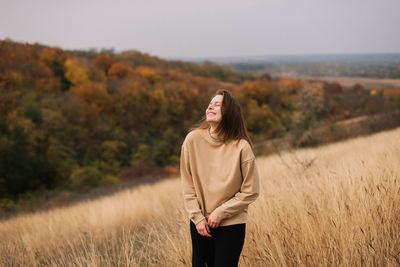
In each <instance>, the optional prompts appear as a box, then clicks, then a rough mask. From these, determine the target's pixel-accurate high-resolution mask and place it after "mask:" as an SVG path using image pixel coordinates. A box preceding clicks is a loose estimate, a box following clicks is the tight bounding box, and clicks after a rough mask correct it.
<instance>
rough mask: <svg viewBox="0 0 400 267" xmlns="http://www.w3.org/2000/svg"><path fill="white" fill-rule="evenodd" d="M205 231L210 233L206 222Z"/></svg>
mask: <svg viewBox="0 0 400 267" xmlns="http://www.w3.org/2000/svg"><path fill="white" fill-rule="evenodd" d="M206 231H207V233H210V228H209V227H208V225H207V224H206Z"/></svg>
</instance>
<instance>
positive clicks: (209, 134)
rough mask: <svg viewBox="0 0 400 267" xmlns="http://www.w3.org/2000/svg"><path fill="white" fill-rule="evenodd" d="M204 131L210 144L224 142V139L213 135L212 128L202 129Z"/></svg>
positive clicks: (204, 135)
mask: <svg viewBox="0 0 400 267" xmlns="http://www.w3.org/2000/svg"><path fill="white" fill-rule="evenodd" d="M202 133H203V137H204V138H205V139H206V140H207V141H208V142H209V143H210V144H213V145H222V144H224V141H223V140H222V139H217V138H215V137H212V136H211V133H210V128H207V129H202Z"/></svg>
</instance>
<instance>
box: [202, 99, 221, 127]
mask: <svg viewBox="0 0 400 267" xmlns="http://www.w3.org/2000/svg"><path fill="white" fill-rule="evenodd" d="M223 99H224V96H223V95H216V96H214V97H213V99H211V101H210V104H208V107H207V109H206V117H207V122H209V123H215V124H218V123H219V122H220V121H221V119H222V110H221V108H222V100H223Z"/></svg>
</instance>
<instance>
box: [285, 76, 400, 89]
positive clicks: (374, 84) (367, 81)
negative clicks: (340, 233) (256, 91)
mask: <svg viewBox="0 0 400 267" xmlns="http://www.w3.org/2000/svg"><path fill="white" fill-rule="evenodd" d="M277 76H279V77H292V78H296V79H299V80H321V81H326V82H338V83H340V84H341V85H342V86H353V85H355V84H356V83H359V84H361V85H362V86H364V87H365V88H366V89H383V88H387V87H392V88H393V87H395V88H400V79H374V78H363V77H310V76H290V75H277Z"/></svg>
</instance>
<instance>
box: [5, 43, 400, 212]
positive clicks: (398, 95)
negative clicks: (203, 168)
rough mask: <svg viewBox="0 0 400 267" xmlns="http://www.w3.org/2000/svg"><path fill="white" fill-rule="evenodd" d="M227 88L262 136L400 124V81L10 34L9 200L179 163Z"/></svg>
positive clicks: (255, 134)
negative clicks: (355, 124)
mask: <svg viewBox="0 0 400 267" xmlns="http://www.w3.org/2000/svg"><path fill="white" fill-rule="evenodd" d="M219 88H226V89H229V90H230V91H231V92H232V93H233V94H234V96H235V97H236V98H237V99H238V100H239V102H240V103H241V106H242V108H243V113H244V115H245V118H246V121H247V126H248V129H249V132H250V134H251V138H252V140H253V142H254V143H255V144H258V143H262V142H265V141H267V140H276V139H282V138H284V139H285V140H287V142H288V143H290V144H291V146H293V147H304V146H316V145H319V144H322V143H327V142H332V141H337V140H340V139H343V138H347V137H349V136H351V135H352V133H350V132H349V130H348V129H347V130H346V128H340V127H339V126H338V125H343V123H342V122H346V121H347V122H349V121H351V120H352V119H355V118H362V117H363V118H365V117H368V118H369V119H368V120H363V121H364V124H363V125H362V127H363V130H362V131H361V130H360V132H359V133H360V134H364V133H368V132H374V131H379V130H382V129H388V128H393V127H396V126H399V125H400V119H398V118H399V117H400V116H396V114H397V115H398V113H397V112H398V111H399V109H400V90H399V89H398V88H392V87H387V88H380V89H376V90H374V89H366V88H364V87H363V86H362V85H360V84H356V85H354V86H351V87H345V86H342V85H341V84H339V83H328V82H321V81H317V80H315V81H307V82H304V81H299V80H296V79H289V78H277V77H273V76H272V75H270V74H269V73H259V72H258V73H255V72H237V71H234V70H233V69H232V68H231V67H229V66H221V65H218V64H215V63H212V62H207V61H206V62H202V63H199V64H196V63H187V62H183V61H177V60H176V61H168V60H164V59H161V58H157V57H154V56H151V55H149V54H145V53H141V52H139V51H135V50H131V51H125V52H119V53H116V52H114V51H112V50H110V51H108V50H102V51H93V50H88V51H77V50H74V51H67V50H63V49H61V48H56V47H48V46H45V45H41V44H27V43H18V42H14V41H11V40H2V41H0V92H1V94H0V211H3V212H6V211H11V210H16V209H22V206H25V208H26V203H27V202H31V200H32V199H38V198H47V197H50V196H53V195H57V194H60V193H61V192H88V191H90V190H91V189H92V188H95V187H99V186H109V185H115V184H119V183H123V182H126V181H130V180H133V179H136V178H137V177H141V176H144V175H149V174H168V173H170V172H173V173H174V172H175V174H176V171H177V168H178V166H179V155H180V144H181V142H182V141H183V138H184V136H185V135H186V133H187V132H188V130H189V129H190V128H191V127H193V126H195V125H196V124H197V123H198V122H199V121H200V120H201V119H202V117H203V115H204V111H205V108H206V107H207V104H208V102H209V101H210V99H211V97H212V95H213V93H214V92H215V91H216V90H217V89H219ZM340 123H342V124H340ZM360 127H361V126H360ZM321 129H322V130H321ZM346 131H347V132H346ZM261 152H262V151H261ZM261 152H260V153H261Z"/></svg>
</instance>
